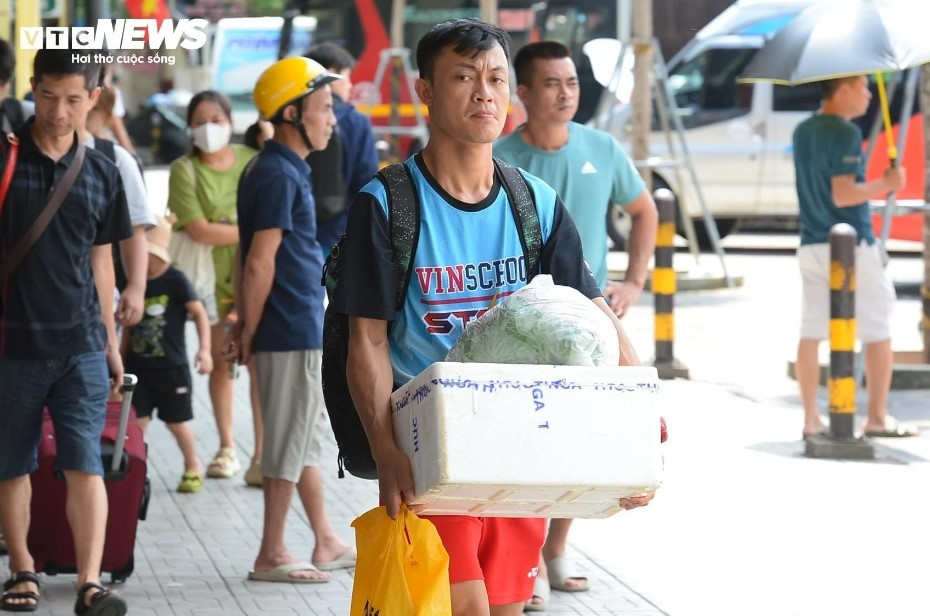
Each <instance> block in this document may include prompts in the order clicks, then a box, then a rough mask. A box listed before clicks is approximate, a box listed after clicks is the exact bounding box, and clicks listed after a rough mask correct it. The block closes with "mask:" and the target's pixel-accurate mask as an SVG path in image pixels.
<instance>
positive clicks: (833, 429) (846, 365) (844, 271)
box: [827, 223, 858, 438]
mask: <svg viewBox="0 0 930 616" xmlns="http://www.w3.org/2000/svg"><path fill="white" fill-rule="evenodd" d="M856 243H857V235H856V230H855V229H854V228H853V227H852V226H851V225H848V224H846V223H840V224H837V225H834V226H833V228H832V229H830V378H829V380H828V381H827V388H828V391H829V403H830V436H831V437H833V438H853V427H854V426H853V419H854V418H855V416H856V390H857V389H858V387H857V383H856V370H855V368H856V363H855V357H856Z"/></svg>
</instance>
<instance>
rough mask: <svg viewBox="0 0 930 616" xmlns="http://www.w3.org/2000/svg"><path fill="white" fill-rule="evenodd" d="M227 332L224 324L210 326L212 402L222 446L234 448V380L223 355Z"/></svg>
mask: <svg viewBox="0 0 930 616" xmlns="http://www.w3.org/2000/svg"><path fill="white" fill-rule="evenodd" d="M225 337H226V333H225V331H224V329H223V324H222V323H219V324H217V325H214V326H213V327H211V328H210V343H211V345H212V346H211V347H210V348H211V350H212V352H213V365H214V366H216V369H214V370H213V371H212V372H211V373H210V379H209V383H210V402H211V403H212V404H213V417H214V418H215V419H216V431H217V433H218V434H219V437H220V447H228V448H230V449H232V448H233V447H234V445H233V381H232V379H230V378H229V374H228V373H227V371H226V370H225V367H226V360H224V359H223V357H222V350H223V340H224V339H225Z"/></svg>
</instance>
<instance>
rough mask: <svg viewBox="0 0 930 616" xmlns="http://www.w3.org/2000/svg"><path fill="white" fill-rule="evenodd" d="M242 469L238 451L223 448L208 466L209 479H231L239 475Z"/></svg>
mask: <svg viewBox="0 0 930 616" xmlns="http://www.w3.org/2000/svg"><path fill="white" fill-rule="evenodd" d="M240 468H241V465H240V464H239V458H238V457H237V456H236V450H235V449H233V448H232V447H221V448H220V450H219V451H217V452H216V455H215V456H213V460H211V461H210V464H209V465H208V466H207V477H211V478H213V479H229V478H230V477H232V476H233V475H235V474H236V473H238V472H239V469H240Z"/></svg>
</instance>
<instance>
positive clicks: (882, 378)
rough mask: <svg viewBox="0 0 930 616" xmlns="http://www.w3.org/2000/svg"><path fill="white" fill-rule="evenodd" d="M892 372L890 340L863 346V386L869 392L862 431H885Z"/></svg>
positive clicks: (892, 354)
mask: <svg viewBox="0 0 930 616" xmlns="http://www.w3.org/2000/svg"><path fill="white" fill-rule="evenodd" d="M893 370H894V351H892V349H891V340H882V341H881V342H871V343H869V344H867V345H865V384H866V388H867V389H868V392H869V407H868V414H867V416H866V420H865V425H864V426H863V431H864V432H868V431H870V430H883V429H885V427H886V426H885V419H887V417H888V391H889V390H890V389H891V377H892V372H893Z"/></svg>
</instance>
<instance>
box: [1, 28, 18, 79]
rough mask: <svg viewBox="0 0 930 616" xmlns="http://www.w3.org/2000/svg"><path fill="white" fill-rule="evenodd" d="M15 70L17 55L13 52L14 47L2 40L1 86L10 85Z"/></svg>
mask: <svg viewBox="0 0 930 616" xmlns="http://www.w3.org/2000/svg"><path fill="white" fill-rule="evenodd" d="M15 69H16V54H15V53H14V52H13V47H12V46H11V45H10V44H9V43H8V42H6V41H5V40H3V39H2V38H0V86H5V85H6V84H8V83H10V80H11V79H13V71H14V70H15Z"/></svg>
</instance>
